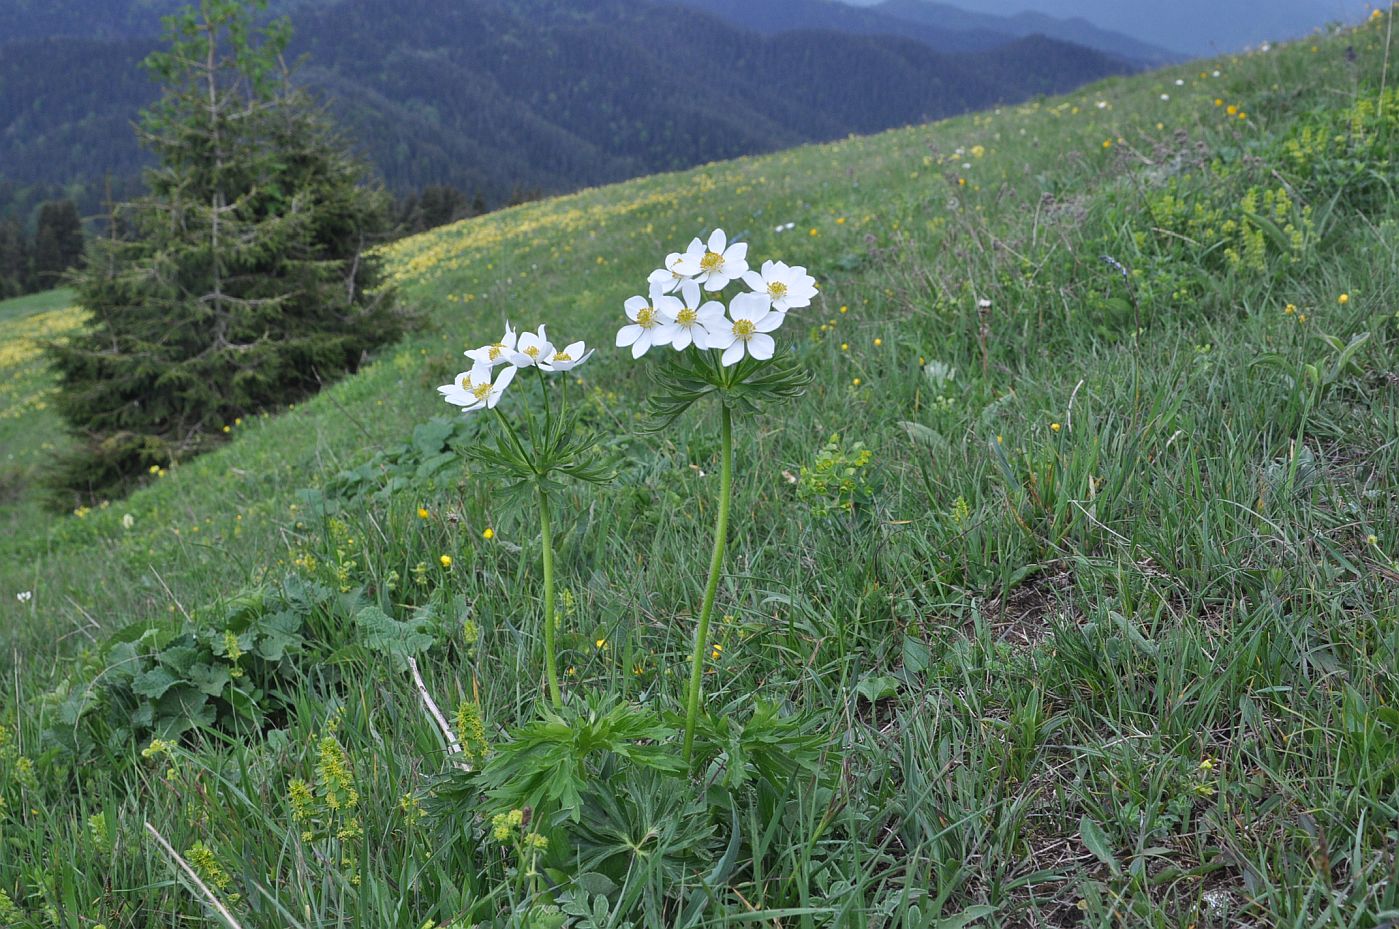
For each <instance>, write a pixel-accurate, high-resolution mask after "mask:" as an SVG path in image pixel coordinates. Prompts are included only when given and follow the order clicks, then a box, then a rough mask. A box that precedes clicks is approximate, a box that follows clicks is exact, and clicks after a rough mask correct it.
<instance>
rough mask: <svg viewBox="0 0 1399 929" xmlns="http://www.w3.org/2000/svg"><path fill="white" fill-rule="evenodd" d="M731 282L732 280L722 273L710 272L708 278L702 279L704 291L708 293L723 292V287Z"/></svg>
mask: <svg viewBox="0 0 1399 929" xmlns="http://www.w3.org/2000/svg"><path fill="white" fill-rule="evenodd" d="M731 280H733V278H731V277H729V275H728V274H726V273H725V272H723V271H710V272H709V274H708V276H707V277H705V279H704V289H705V290H709V291H714V290H723V289H724V288H725V287H727V286H729V281H731Z"/></svg>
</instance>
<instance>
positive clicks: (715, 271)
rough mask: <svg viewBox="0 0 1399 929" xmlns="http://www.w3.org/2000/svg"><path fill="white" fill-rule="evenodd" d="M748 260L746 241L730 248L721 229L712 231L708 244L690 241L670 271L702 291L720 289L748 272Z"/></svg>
mask: <svg viewBox="0 0 1399 929" xmlns="http://www.w3.org/2000/svg"><path fill="white" fill-rule="evenodd" d="M747 258H748V243H747V242H736V243H734V244H733V245H730V244H729V239H728V236H727V235H726V234H725V233H724V230H722V229H715V230H714V231H713V232H711V233H710V234H709V241H708V242H707V243H706V242H701V241H700V240H699V239H695V240H693V241H692V242H690V247H689V248H687V249H686V250H685V254H683V255H681V256H680V260H679V261H678V262H676V263H675V264H674V265H673V266H672V270H673V271H677V272H679V273H680V274H683V275H684V276H685V277H688V278H691V279H693V280H695V281H696V282H698V283H700V284H702V285H703V286H704V289H705V290H723V289H724V288H725V287H726V286H728V283H729V281H732V280H733V279H734V278H737V277H742V276H743V272H744V271H747V270H748V260H747Z"/></svg>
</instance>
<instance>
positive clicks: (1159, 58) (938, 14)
mask: <svg viewBox="0 0 1399 929" xmlns="http://www.w3.org/2000/svg"><path fill="white" fill-rule="evenodd" d="M666 2H669V3H673V4H675V5H677V6H685V7H690V8H692V9H697V10H703V11H705V12H707V13H712V14H714V15H715V16H718V17H719V18H721V19H723V20H724V21H726V22H728V23H732V24H734V25H737V26H741V27H744V28H747V29H752V30H754V31H756V32H761V33H764V34H769V35H770V34H773V33H779V32H786V31H790V30H793V29H829V30H832V31H835V32H844V33H851V34H856V35H897V36H902V37H904V38H908V39H913V40H915V41H917V42H922V43H923V44H925V45H927V46H929V47H930V48H933V49H936V50H938V51H943V52H976V51H985V50H987V49H992V48H996V47H998V46H1002V45H1005V44H1006V43H1008V42H1012V41H1014V40H1015V39H1020V38H1025V37H1026V36H1031V35H1041V36H1044V37H1046V38H1050V39H1058V40H1060V41H1062V42H1070V43H1073V44H1076V45H1082V46H1084V47H1086V48H1091V49H1093V50H1094V51H1098V52H1103V53H1105V54H1108V55H1113V56H1116V57H1118V58H1121V59H1123V60H1124V61H1127V62H1130V63H1132V64H1134V65H1137V66H1143V67H1157V66H1160V65H1164V64H1169V63H1171V62H1175V61H1181V60H1183V59H1184V58H1185V57H1186V56H1185V55H1182V54H1179V53H1177V52H1172V51H1168V50H1167V49H1164V48H1160V47H1158V46H1155V45H1151V44H1149V43H1147V42H1143V41H1141V40H1139V39H1134V38H1132V37H1131V36H1128V35H1125V34H1123V33H1121V32H1111V31H1109V30H1106V29H1100V28H1098V27H1096V26H1094V25H1093V24H1092V23H1090V22H1088V21H1087V20H1086V19H1083V18H1081V17H1070V18H1064V17H1057V16H1047V15H1044V14H1042V13H1018V14H1015V15H1012V16H998V15H993V14H989V13H973V12H970V11H968V10H964V9H961V8H960V7H956V6H952V5H951V4H947V3H936V2H933V0H882V2H879V3H875V4H873V5H869V6H852V5H850V4H848V3H842V2H839V0H666Z"/></svg>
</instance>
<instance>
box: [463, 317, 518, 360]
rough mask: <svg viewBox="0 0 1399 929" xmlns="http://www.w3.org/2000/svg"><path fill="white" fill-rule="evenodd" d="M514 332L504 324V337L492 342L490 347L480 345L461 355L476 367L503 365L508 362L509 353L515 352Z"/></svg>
mask: <svg viewBox="0 0 1399 929" xmlns="http://www.w3.org/2000/svg"><path fill="white" fill-rule="evenodd" d="M515 339H516V336H515V330H514V328H513V327H512V326H511V325H510V324H509V323H506V324H505V335H503V336H501V337H500V341H499V342H492V343H491V344H490V345H482V346H481V347H480V348H473V349H470V350H469V351H466V352H463V353H462V354H464V355H466V357H468V358H470V359H471V360H472V361H474V362H476V364H478V365H485V366H486V367H488V368H494V367H495V366H496V365H499V364H505V363H506V362H508V361H509V360H510V353H511V352H513V351H514V350H515Z"/></svg>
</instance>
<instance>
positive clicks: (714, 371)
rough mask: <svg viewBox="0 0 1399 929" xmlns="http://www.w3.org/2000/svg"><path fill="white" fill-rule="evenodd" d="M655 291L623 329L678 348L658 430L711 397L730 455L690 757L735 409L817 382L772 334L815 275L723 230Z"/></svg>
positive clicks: (673, 268) (690, 739) (688, 715)
mask: <svg viewBox="0 0 1399 929" xmlns="http://www.w3.org/2000/svg"><path fill="white" fill-rule="evenodd" d="M735 283H742V284H743V285H746V287H747V290H746V291H744V292H739V293H736V294H734V296H733V297H732V298H731V299H730V300H729V302H728V305H727V306H725V305H724V303H722V302H721V301H720V300H719V299H710V298H711V297H713V298H718V297H721V296H722V295H723V292H724V291H725V290H726V289H727V288H728V287H729V286H730V285H731V284H735ZM647 284H648V295H647V296H645V297H642V296H634V297H632V298H630V299H629V300H627V301H626V302H625V304H624V305H623V309H624V311H625V312H626V316H627V320H628V323H627V325H624V326H623V327H622V328H621V329H619V330H618V331H617V347H618V348H624V347H630V348H631V353H632V357H633V358H640V357H641V356H642V355H645V354H646V353H647V352H648V351H650V350H651V349H652V348H657V349H662V348H666V347H669V348H671V349H673V351H672V352H668V353H665V360H664V362H663V363H662V364H660V365H658V366H657V367H655V368H654V369H653V377H654V380H655V390H654V391H653V392H652V394H651V395H650V397H649V399H648V402H649V405H650V408H651V413H652V414H653V417H654V419H655V424H656V428H657V429H661V428H665V427H666V426H668V425H670V424H671V423H673V422H674V421H675V419H676V418H677V417H679V416H680V414H682V413H684V412H685V410H687V409H689V407H690V406H691V405H692V404H694V403H695V402H696V401H697V400H700V399H701V398H703V397H706V396H713V397H714V398H716V399H717V400H718V402H719V423H720V443H721V452H720V454H721V458H720V470H719V499H718V515H717V517H716V518H715V525H714V546H713V549H712V551H711V553H710V559H709V575H708V578H707V579H706V581H705V586H704V596H703V599H702V601H701V603H700V613H699V621H698V623H697V625H696V627H695V641H694V650H693V653H692V655H691V659H690V683H689V689H688V692H687V695H686V700H685V735H684V757H685V760H686V762H689V760H690V758H691V756H692V754H693V752H694V739H695V725H696V722H697V720H698V718H699V708H700V701H701V697H702V685H703V676H704V667H703V662H704V654H705V651H706V649H705V644H706V642H708V639H709V623H710V619H711V617H712V615H713V612H714V598H715V594H716V593H717V591H718V588H719V574H720V572H721V571H722V570H723V566H724V553H725V549H726V546H727V544H728V532H729V509H730V505H731V502H732V498H733V417H734V414H735V413H738V414H755V413H758V412H760V411H761V410H762V409H764V408H765V407H768V406H771V405H774V404H778V403H782V402H786V401H788V400H791V399H793V398H795V397H797V396H799V395H800V394H801V393H802V392H803V391H804V390H805V389H806V385H807V384H808V383H809V382H810V380H811V375H810V373H809V372H808V371H806V370H805V369H804V368H802V367H801V366H800V365H799V364H798V363H797V362H796V359H795V356H794V353H792V352H791V351H783V352H779V351H778V349H777V340H776V339H775V338H774V336H773V333H775V332H776V331H777V330H778V329H780V328H781V327H782V324H783V323H784V322H785V321H786V319H787V314H788V312H790V311H792V310H798V309H801V308H803V307H807V306H810V305H811V301H812V299H813V298H814V297H815V296H816V294H817V289H816V282H815V280H814V279H813V278H812V277H811V275H809V274H807V273H806V269H805V268H803V267H791V266H788V265H786V264H785V263H783V262H780V261H765V262H763V264H762V267H761V268H760V269H759V270H756V271H754V270H752V269H750V268H749V265H748V245H747V244H746V243H730V242H729V241H728V236H727V235H725V233H724V231H723V230H722V229H716V230H714V231H713V232H712V233H711V234H710V235H709V238H708V239H707V240H701V239H699V238H696V239H694V240H693V241H691V242H690V244H689V247H688V248H686V250H685V251H684V252H672V253H671V254H670V255H668V256H667V257H666V259H665V262H664V265H663V266H662V267H660V268H658V269H656V270H655V271H653V272H652V273H651V275H650V277H648V278H647Z"/></svg>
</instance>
